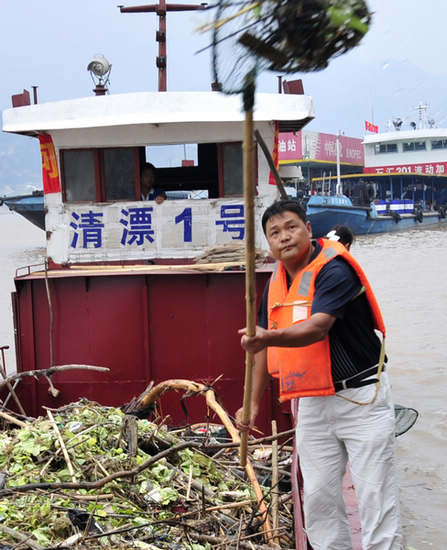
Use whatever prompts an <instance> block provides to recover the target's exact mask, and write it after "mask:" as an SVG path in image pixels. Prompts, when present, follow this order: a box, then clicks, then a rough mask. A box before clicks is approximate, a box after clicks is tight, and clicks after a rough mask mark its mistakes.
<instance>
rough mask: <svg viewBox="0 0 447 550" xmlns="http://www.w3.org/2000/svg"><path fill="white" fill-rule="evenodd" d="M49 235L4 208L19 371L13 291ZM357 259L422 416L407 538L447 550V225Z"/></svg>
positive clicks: (4, 282) (392, 239) (4, 323)
mask: <svg viewBox="0 0 447 550" xmlns="http://www.w3.org/2000/svg"><path fill="white" fill-rule="evenodd" d="M44 246H45V241H44V232H43V231H41V230H40V229H38V228H36V227H34V226H33V225H31V224H30V223H29V222H28V221H26V220H25V219H24V218H22V217H21V216H19V215H18V214H13V213H10V212H9V211H8V210H7V209H6V207H5V206H2V207H0V345H9V346H10V350H8V351H7V352H6V362H7V367H8V371H13V370H14V369H15V352H14V337H13V326H12V311H11V300H10V293H11V291H12V290H13V289H14V285H13V276H14V273H15V270H16V268H18V267H22V266H25V265H29V264H35V263H39V262H41V261H42V260H43V257H44V254H45V249H44ZM352 253H353V254H354V256H355V257H356V258H357V260H358V261H359V262H360V263H361V265H362V267H363V268H364V269H365V271H366V273H367V275H368V278H369V280H370V282H371V284H372V286H373V288H374V290H375V293H376V296H377V298H378V300H379V303H380V305H381V308H382V312H383V315H384V319H385V322H386V325H387V330H388V335H387V352H388V355H389V358H390V361H389V365H390V366H391V368H390V369H389V372H390V377H391V382H392V385H393V391H394V399H395V402H396V403H400V404H402V405H406V406H408V407H413V408H415V409H417V410H418V411H419V413H420V416H419V419H418V421H417V422H416V424H415V425H414V426H413V428H412V429H411V430H410V431H409V432H407V433H406V434H404V435H402V436H401V437H399V438H398V439H397V457H398V470H399V477H400V487H401V503H402V515H403V523H404V532H405V536H406V541H407V544H408V546H409V547H412V548H413V549H415V550H426V549H432V550H443V549H444V548H447V529H446V526H445V524H446V517H447V466H446V459H445V455H444V453H445V451H446V448H447V445H446V444H447V400H446V397H445V392H446V389H447V365H446V361H447V340H446V337H445V334H446V327H447V285H446V287H443V286H442V285H443V283H442V279H443V275H442V274H443V273H444V274H446V273H447V227H443V228H439V229H432V230H430V229H418V230H412V231H406V232H402V233H395V234H392V235H378V236H360V237H358V238H357V240H356V242H355V243H354V246H353V247H352Z"/></svg>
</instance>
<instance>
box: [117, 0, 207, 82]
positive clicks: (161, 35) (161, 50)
mask: <svg viewBox="0 0 447 550" xmlns="http://www.w3.org/2000/svg"><path fill="white" fill-rule="evenodd" d="M118 7H119V9H120V12H121V13H148V12H155V13H156V14H157V15H158V31H157V33H156V35H155V40H156V41H157V42H158V56H157V57H156V60H155V64H156V66H157V68H158V91H159V92H166V90H167V77H166V71H167V64H168V56H167V52H166V12H168V11H193V10H203V9H205V7H206V4H205V3H204V4H167V3H166V0H159V2H158V4H149V5H146V6H129V7H127V8H126V7H124V6H118Z"/></svg>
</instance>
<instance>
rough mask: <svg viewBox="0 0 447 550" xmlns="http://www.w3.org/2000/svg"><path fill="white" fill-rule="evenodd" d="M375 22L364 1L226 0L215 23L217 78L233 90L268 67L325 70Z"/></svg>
mask: <svg viewBox="0 0 447 550" xmlns="http://www.w3.org/2000/svg"><path fill="white" fill-rule="evenodd" d="M370 21H371V14H370V12H369V10H368V7H367V5H366V3H365V1H364V0H259V1H257V2H250V1H240V2H231V1H228V0H220V2H219V3H218V4H217V9H216V13H215V18H214V23H213V25H212V26H211V28H212V29H213V40H212V68H213V76H214V80H215V82H217V83H218V84H219V85H220V89H221V90H222V91H223V92H225V93H229V94H232V93H240V92H242V91H244V88H245V87H246V86H247V84H248V83H250V82H254V81H255V79H256V75H257V74H258V73H259V72H261V71H262V70H270V71H278V72H283V73H295V72H309V71H318V70H321V69H324V68H325V67H327V66H328V64H329V61H330V60H331V59H333V58H334V57H337V56H339V55H342V54H343V53H345V52H347V51H348V50H350V49H351V48H353V47H354V46H356V45H357V44H358V43H359V42H360V40H361V39H362V37H363V36H364V35H365V33H366V32H367V31H368V28H369V24H370Z"/></svg>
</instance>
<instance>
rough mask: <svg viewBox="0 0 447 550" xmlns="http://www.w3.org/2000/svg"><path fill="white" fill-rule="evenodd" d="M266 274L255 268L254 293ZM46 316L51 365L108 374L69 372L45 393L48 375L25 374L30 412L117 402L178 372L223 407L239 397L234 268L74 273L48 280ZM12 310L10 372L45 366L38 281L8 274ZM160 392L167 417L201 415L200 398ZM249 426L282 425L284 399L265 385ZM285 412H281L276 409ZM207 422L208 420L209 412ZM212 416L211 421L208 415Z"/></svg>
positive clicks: (21, 389) (239, 310)
mask: <svg viewBox="0 0 447 550" xmlns="http://www.w3.org/2000/svg"><path fill="white" fill-rule="evenodd" d="M268 276H269V273H268V272H259V273H257V292H258V297H260V296H261V295H262V291H263V289H264V286H265V283H266V281H267V278H268ZM49 284H50V293H51V301H52V307H53V314H54V333H53V341H54V345H53V353H54V361H53V363H54V364H55V365H64V364H86V365H97V366H103V367H108V368H110V372H109V373H98V372H92V371H83V370H71V371H68V372H64V373H57V374H55V375H54V376H53V382H54V385H55V386H56V388H58V389H59V390H60V391H61V393H60V396H59V397H58V398H53V397H50V396H49V395H48V392H47V389H48V383H47V381H46V380H45V379H42V378H40V379H39V380H38V381H35V380H34V379H32V378H28V377H27V378H26V379H24V381H22V382H21V383H20V384H19V386H18V393H19V395H20V396H21V399H22V402H23V405H24V407H25V408H26V409H27V411H29V414H31V415H33V416H37V415H39V414H42V409H41V407H42V405H45V406H49V407H59V406H61V405H63V404H66V403H68V402H71V401H76V400H78V399H79V398H80V397H86V398H88V399H91V400H95V401H98V402H100V403H101V404H103V405H115V406H120V405H122V404H124V403H126V402H128V401H129V400H130V399H131V398H132V397H134V396H136V395H138V394H140V393H141V392H142V391H143V390H144V389H145V388H146V387H147V385H148V384H149V382H150V381H151V380H153V381H154V382H155V383H158V382H160V381H162V380H166V379H170V378H186V379H191V380H195V381H199V382H205V383H210V382H213V381H214V380H215V379H216V378H218V377H219V376H220V375H222V378H221V379H220V380H219V381H218V382H217V383H216V385H215V386H214V387H215V390H216V393H217V395H218V397H219V398H220V399H221V401H222V403H223V405H224V407H225V408H226V410H227V411H228V412H229V413H230V414H233V413H234V412H235V410H236V409H237V408H238V407H239V406H240V405H241V402H242V395H243V384H244V369H245V357H244V352H243V351H242V349H241V348H240V345H239V337H238V334H237V329H238V328H240V327H242V326H244V324H245V308H244V295H245V275H244V273H243V272H221V273H202V272H197V273H170V274H159V273H158V274H141V275H140V274H135V275H134V274H132V275H122V276H121V275H119V276H110V275H108V276H88V277H87V276H77V277H64V278H51V279H50V281H49ZM16 288H17V292H16V296H15V308H14V309H15V315H16V326H17V343H18V350H17V357H18V362H19V364H18V370H19V371H23V370H33V369H45V368H48V367H49V361H50V353H49V348H50V344H49V342H50V339H49V325H50V315H49V307H48V299H47V294H46V288H45V281H44V280H42V279H17V280H16ZM184 403H185V406H186V410H187V417H186V416H185V412H184V410H183V408H182V406H181V404H180V394H175V393H169V394H166V395H165V396H164V397H163V399H162V402H161V405H162V410H163V414H169V415H170V416H171V419H172V420H171V423H172V424H175V425H179V424H184V423H187V422H190V423H195V422H203V421H205V420H206V414H207V411H206V406H205V401H204V399H203V398H202V397H194V398H190V399H187V400H185V402H184ZM260 410H261V413H260V416H259V418H258V420H257V424H258V426H259V427H260V428H261V429H262V430H263V431H265V432H266V433H270V431H271V429H270V420H271V419H272V417H273V418H276V419H277V420H278V422H279V425H280V427H282V428H284V429H287V427H288V426H289V415H288V406H287V405H286V406H283V407H282V408H280V406H279V404H278V401H277V392H276V389H275V387H274V383H272V384H271V386H270V388H269V389H268V391H267V392H266V394H265V396H264V398H263V405H262V407H261V408H260ZM282 410H283V411H284V413H282V412H281V411H282ZM211 421H213V419H211ZM216 421H218V420H216Z"/></svg>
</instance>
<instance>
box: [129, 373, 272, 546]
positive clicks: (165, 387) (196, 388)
mask: <svg viewBox="0 0 447 550" xmlns="http://www.w3.org/2000/svg"><path fill="white" fill-rule="evenodd" d="M170 390H183V391H186V392H187V394H186V395H194V394H202V395H204V397H205V400H206V404H207V405H208V406H209V407H210V409H212V410H213V411H214V412H215V413H216V414H217V416H218V417H219V418H220V420H221V422H222V424H223V425H224V426H225V428H226V430H227V432H228V433H229V434H230V436H231V438H232V440H233V442H234V443H238V444H240V437H239V432H238V430H237V429H236V428H235V427H234V425H233V423H232V422H231V420H230V418H229V416H228V414H227V413H226V411H225V410H224V409H223V407H222V406H221V405H220V404H219V403H218V402H217V401H216V396H215V394H214V390H213V389H212V388H211V387H210V386H205V385H204V384H200V383H198V382H193V381H191V380H183V379H174V380H165V381H164V382H161V383H160V384H157V386H155V387H151V389H150V390H149V391H145V392H143V394H142V396H141V397H140V398H139V399H137V401H136V402H134V403H132V410H129V408H127V409H126V411H125V412H126V413H127V414H134V413H135V414H138V415H140V414H141V413H142V412H144V411H146V410H152V409H153V408H154V405H155V403H156V401H158V400H159V399H160V397H161V396H162V395H163V394H164V393H165V392H167V391H170ZM245 471H246V473H247V476H248V478H249V480H250V482H251V484H252V486H253V490H254V492H255V495H256V499H257V501H258V506H259V510H260V512H261V514H262V517H263V521H264V533H265V535H266V538H267V540H268V542H269V544H272V530H271V524H270V518H269V516H268V514H267V508H266V505H265V502H264V494H263V492H262V489H261V486H260V485H259V482H258V480H257V477H256V473H255V471H254V469H253V466H252V464H251V462H250V460H249V459H248V458H247V461H246V465H245Z"/></svg>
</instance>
